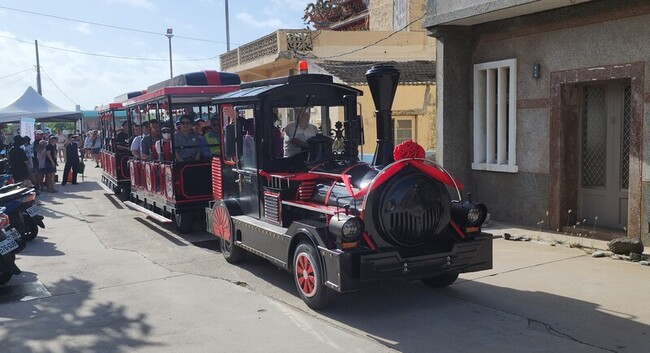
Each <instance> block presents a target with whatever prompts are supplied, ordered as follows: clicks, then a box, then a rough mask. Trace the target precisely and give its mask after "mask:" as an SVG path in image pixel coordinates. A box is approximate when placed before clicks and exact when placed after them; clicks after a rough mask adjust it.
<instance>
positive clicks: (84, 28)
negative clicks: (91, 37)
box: [72, 23, 93, 34]
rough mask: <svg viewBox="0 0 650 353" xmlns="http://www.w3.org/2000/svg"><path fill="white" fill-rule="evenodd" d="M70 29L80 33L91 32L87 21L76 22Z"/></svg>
mask: <svg viewBox="0 0 650 353" xmlns="http://www.w3.org/2000/svg"><path fill="white" fill-rule="evenodd" d="M72 29H74V30H75V31H77V32H79V33H82V34H93V31H92V30H91V29H90V25H89V24H88V23H77V24H75V25H74V27H73V28H72Z"/></svg>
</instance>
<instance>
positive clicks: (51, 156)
mask: <svg viewBox="0 0 650 353" xmlns="http://www.w3.org/2000/svg"><path fill="white" fill-rule="evenodd" d="M56 141H57V138H56V136H51V137H50V141H49V142H50V143H48V144H47V147H45V151H46V152H47V153H46V154H45V157H46V159H45V173H46V174H45V187H46V188H47V191H48V192H57V190H56V189H55V188H54V174H56V166H57V163H56Z"/></svg>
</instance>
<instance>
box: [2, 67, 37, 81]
mask: <svg viewBox="0 0 650 353" xmlns="http://www.w3.org/2000/svg"><path fill="white" fill-rule="evenodd" d="M33 69H34V68H33V67H30V68H28V69H25V70H22V71H18V72H14V73H13V74H9V75H6V76H0V80H2V79H4V78H7V77H11V76H14V75H18V74H22V73H23V72H25V71H29V70H33Z"/></svg>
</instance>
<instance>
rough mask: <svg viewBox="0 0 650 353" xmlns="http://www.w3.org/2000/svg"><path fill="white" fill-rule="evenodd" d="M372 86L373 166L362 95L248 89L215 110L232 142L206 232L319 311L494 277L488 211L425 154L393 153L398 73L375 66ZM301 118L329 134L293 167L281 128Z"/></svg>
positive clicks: (301, 81)
mask: <svg viewBox="0 0 650 353" xmlns="http://www.w3.org/2000/svg"><path fill="white" fill-rule="evenodd" d="M301 71H303V70H301ZM367 78H368V82H369V86H370V90H371V92H372V94H373V99H374V102H375V105H376V118H377V146H376V151H375V155H374V159H373V162H372V163H370V164H369V163H364V162H362V161H360V160H359V155H360V153H359V147H360V146H361V145H362V144H363V128H362V124H361V121H362V119H361V118H360V116H359V115H358V113H357V96H359V95H361V94H362V92H361V91H359V90H356V89H354V88H351V87H349V86H345V85H341V84H336V83H333V79H332V77H331V76H326V75H315V74H302V75H295V76H289V77H284V78H277V79H270V80H264V81H259V82H251V83H246V84H242V85H241V89H240V90H238V91H235V92H231V93H227V94H223V95H221V96H218V97H215V99H214V100H213V103H214V104H216V105H217V106H218V108H219V110H218V111H219V117H220V123H221V125H222V131H223V135H222V148H221V155H220V156H216V157H214V158H213V159H212V184H211V185H212V192H213V198H214V201H212V202H211V205H210V207H207V208H206V209H205V213H206V217H207V230H208V232H210V233H212V234H215V235H216V236H217V237H219V239H220V242H221V251H222V253H223V256H224V257H225V258H226V260H227V261H228V262H231V263H236V262H239V261H241V260H243V259H244V258H245V256H246V254H247V253H253V254H255V255H258V256H261V257H263V258H265V259H268V260H269V261H271V262H272V263H274V264H276V265H277V266H279V267H281V268H283V269H286V270H287V271H289V272H291V273H292V275H293V278H294V281H295V284H296V288H297V290H298V293H299V295H300V297H301V298H302V299H303V300H304V301H305V302H306V303H307V305H309V306H310V307H312V308H315V309H319V308H324V307H325V306H326V305H327V304H328V302H329V301H330V299H331V298H332V293H335V292H340V293H344V292H348V291H352V290H357V289H359V288H362V287H363V286H364V285H365V284H367V283H370V282H373V281H378V280H385V279H420V280H422V281H423V282H424V283H426V284H428V285H431V286H446V285H450V284H451V283H453V282H454V281H455V280H456V278H457V277H458V275H459V274H460V273H462V272H473V271H479V270H485V269H489V268H491V267H492V237H491V235H489V234H486V233H483V232H482V231H481V225H482V223H483V222H484V220H485V217H486V215H487V209H486V208H485V206H484V205H482V204H477V203H474V202H471V201H470V200H467V199H466V198H463V193H462V184H461V183H460V182H458V181H456V180H455V179H454V178H453V177H452V176H451V175H450V174H449V173H448V172H447V171H446V170H445V169H444V168H442V167H440V166H439V165H437V164H435V163H434V162H432V161H430V160H428V159H426V158H425V155H424V150H423V149H422V147H420V146H418V145H417V144H416V143H414V142H412V141H409V142H406V143H403V144H400V145H399V146H397V147H395V146H394V143H393V123H392V117H391V110H390V109H391V106H392V102H393V98H394V95H395V92H396V89H397V83H398V79H399V72H398V71H397V70H395V69H394V68H393V67H392V66H376V67H373V68H372V69H370V70H369V71H368V73H367ZM302 114H309V115H310V117H311V121H312V123H313V124H314V125H316V126H317V127H318V129H319V131H320V133H318V134H317V135H316V136H314V137H311V138H310V139H309V140H307V143H308V146H309V147H308V148H307V149H305V150H303V151H299V152H298V153H296V154H292V155H291V156H289V155H287V154H286V152H287V151H286V150H285V148H284V147H285V145H284V139H285V138H284V136H283V134H282V129H283V128H285V127H286V126H287V124H289V123H290V122H292V121H294V120H295V119H296V117H297V116H300V115H302ZM287 138H288V137H287ZM202 177H203V176H202ZM193 180H196V181H197V182H199V180H198V179H193ZM200 182H201V183H202V185H207V184H208V183H206V182H205V181H204V180H203V179H201V181H200Z"/></svg>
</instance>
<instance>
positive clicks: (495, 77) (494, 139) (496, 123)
mask: <svg viewBox="0 0 650 353" xmlns="http://www.w3.org/2000/svg"><path fill="white" fill-rule="evenodd" d="M508 71H509V72H510V79H509V80H507V77H508ZM508 93H509V94H508ZM472 169H474V170H486V171H492V172H505V173H517V172H518V171H519V167H518V166H517V59H506V60H500V61H493V62H488V63H482V64H476V65H474V158H473V160H472Z"/></svg>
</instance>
